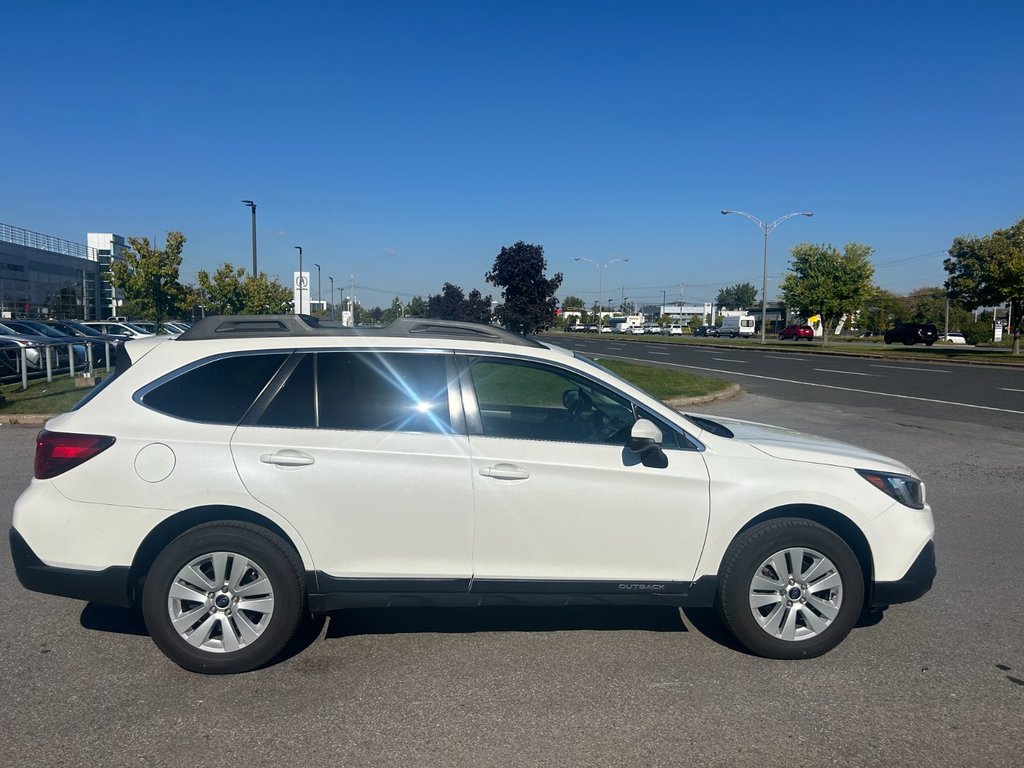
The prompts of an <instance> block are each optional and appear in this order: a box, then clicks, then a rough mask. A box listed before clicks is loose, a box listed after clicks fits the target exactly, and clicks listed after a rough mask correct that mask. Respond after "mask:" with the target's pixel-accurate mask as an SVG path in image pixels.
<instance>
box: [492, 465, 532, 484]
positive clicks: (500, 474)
mask: <svg viewBox="0 0 1024 768" xmlns="http://www.w3.org/2000/svg"><path fill="white" fill-rule="evenodd" d="M480 474H481V475H483V476H484V477H493V478H494V479H495V480H525V479H526V478H528V477H529V476H530V470H528V469H526V468H525V467H517V466H516V465H515V464H495V465H494V466H493V467H480Z"/></svg>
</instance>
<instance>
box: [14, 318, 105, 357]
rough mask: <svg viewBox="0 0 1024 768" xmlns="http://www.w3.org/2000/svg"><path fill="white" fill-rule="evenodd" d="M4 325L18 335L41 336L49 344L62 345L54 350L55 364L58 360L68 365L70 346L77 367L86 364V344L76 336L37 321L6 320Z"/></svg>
mask: <svg viewBox="0 0 1024 768" xmlns="http://www.w3.org/2000/svg"><path fill="white" fill-rule="evenodd" d="M4 325H6V326H7V327H8V328H10V329H11V330H13V331H15V332H17V333H21V334H25V335H28V336H39V337H40V338H41V339H45V340H46V341H47V342H49V343H53V344H60V345H61V346H58V347H55V348H54V352H55V353H56V355H57V357H55V358H54V361H55V364H56V360H58V359H60V360H61V361H62V362H61V363H60V364H61V365H66V364H67V352H68V345H70V347H71V351H72V354H73V355H74V358H75V365H83V364H84V363H85V362H86V359H87V353H86V351H85V344H83V343H82V341H81V339H79V338H77V337H76V336H73V335H70V334H67V333H62V332H61V331H59V330H57V329H56V328H53V327H51V326H49V325H47V324H46V323H42V322H38V321H35V320H5V321H4ZM44 354H45V353H44ZM51 354H52V353H51Z"/></svg>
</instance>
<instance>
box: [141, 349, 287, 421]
mask: <svg viewBox="0 0 1024 768" xmlns="http://www.w3.org/2000/svg"><path fill="white" fill-rule="evenodd" d="M287 356H288V355H287V353H283V352H273V353H263V354H245V355H242V354H239V355H231V356H229V357H222V358H218V359H214V360H211V361H208V362H205V363H202V364H200V365H198V366H195V367H191V368H188V369H186V370H184V371H182V372H177V373H174V374H171V375H170V377H169V378H167V379H166V380H164V381H162V382H161V383H159V384H157V385H156V386H155V387H153V388H151V389H149V390H148V391H144V392H143V394H142V396H141V398H140V402H141V403H142V404H143V405H145V406H146V407H147V408H152V409H153V410H155V411H159V412H160V413H165V414H167V415H168V416H174V417H176V418H179V419H187V420H188V421H200V422H205V423H208V424H237V423H238V422H239V421H241V420H242V417H243V416H244V415H245V413H246V411H248V410H249V407H250V406H251V405H252V404H253V402H254V401H255V400H256V398H257V397H259V394H260V392H262V391H263V388H264V387H265V386H266V385H267V383H268V382H269V381H270V379H271V377H272V376H273V375H274V374H275V373H277V371H278V369H279V368H280V367H281V365H282V363H284V361H285V359H286V358H287Z"/></svg>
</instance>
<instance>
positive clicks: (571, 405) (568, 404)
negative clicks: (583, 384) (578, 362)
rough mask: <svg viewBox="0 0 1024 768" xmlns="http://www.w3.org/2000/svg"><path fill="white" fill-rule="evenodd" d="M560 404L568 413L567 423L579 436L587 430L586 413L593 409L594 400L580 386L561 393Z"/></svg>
mask: <svg viewBox="0 0 1024 768" xmlns="http://www.w3.org/2000/svg"><path fill="white" fill-rule="evenodd" d="M562 405H563V406H564V407H565V410H566V411H567V412H568V414H569V419H568V425H569V427H570V428H571V429H572V430H573V431H574V432H576V433H578V434H580V436H584V434H583V433H584V432H585V431H586V430H587V424H586V420H585V418H584V417H585V416H586V414H588V413H590V412H591V411H592V410H593V409H594V401H593V399H592V398H591V397H590V395H588V394H587V393H586V392H584V391H583V390H582V389H580V388H578V387H577V388H576V389H567V390H565V392H563V393H562Z"/></svg>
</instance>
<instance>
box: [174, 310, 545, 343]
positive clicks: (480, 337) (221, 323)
mask: <svg viewBox="0 0 1024 768" xmlns="http://www.w3.org/2000/svg"><path fill="white" fill-rule="evenodd" d="M281 336H286V337H300V336H358V337H370V338H372V337H374V336H381V337H401V336H406V337H420V338H426V339H466V340H470V341H483V342H489V343H492V344H515V345H518V346H528V347H543V346H544V345H543V344H541V343H539V342H537V341H533V340H532V339H527V338H526V337H525V336H520V335H519V334H516V333H512V332H511V331H506V330H505V329H504V328H498V327H497V326H494V325H483V324H481V323H464V322H460V321H457V320H434V319H432V318H419V317H402V318H399V319H397V320H395V321H394V322H393V323H391V325H388V326H386V327H384V328H351V327H348V326H343V325H340V324H339V323H337V322H335V321H332V320H321V319H319V318H316V317H313V316H311V315H216V316H214V317H205V318H203V319H202V320H200V321H199V322H197V323H196V324H195V325H193V326H192V327H191V328H189V329H188V330H187V331H185V332H184V333H183V334H181V335H180V336H178V339H177V340H178V341H203V340H209V339H224V338H234V339H251V338H264V337H281Z"/></svg>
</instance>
